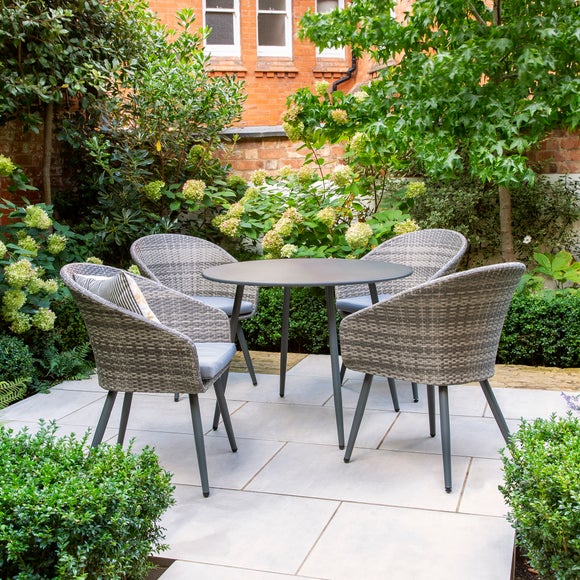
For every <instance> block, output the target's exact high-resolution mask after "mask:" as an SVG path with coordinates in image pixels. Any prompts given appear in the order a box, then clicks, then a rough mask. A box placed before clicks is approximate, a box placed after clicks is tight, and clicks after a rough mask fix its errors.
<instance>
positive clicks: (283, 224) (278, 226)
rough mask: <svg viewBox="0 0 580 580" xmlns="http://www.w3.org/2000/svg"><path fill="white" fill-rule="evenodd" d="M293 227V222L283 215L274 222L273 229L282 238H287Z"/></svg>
mask: <svg viewBox="0 0 580 580" xmlns="http://www.w3.org/2000/svg"><path fill="white" fill-rule="evenodd" d="M293 228H294V222H293V221H292V220H291V219H290V218H288V217H285V216H282V217H281V218H280V219H279V220H278V221H277V222H276V223H275V224H274V228H273V230H274V231H275V232H276V233H277V234H278V235H279V236H280V237H282V238H287V237H288V236H289V235H290V234H291V233H292V229H293Z"/></svg>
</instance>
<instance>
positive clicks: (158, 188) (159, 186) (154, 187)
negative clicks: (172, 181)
mask: <svg viewBox="0 0 580 580" xmlns="http://www.w3.org/2000/svg"><path fill="white" fill-rule="evenodd" d="M164 187H165V182H164V181H151V182H150V183H148V184H147V185H145V186H144V187H143V191H144V192H145V197H146V198H147V199H150V200H151V201H159V200H160V199H161V192H162V190H163V188H164Z"/></svg>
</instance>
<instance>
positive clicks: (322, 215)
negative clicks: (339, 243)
mask: <svg viewBox="0 0 580 580" xmlns="http://www.w3.org/2000/svg"><path fill="white" fill-rule="evenodd" d="M316 218H317V219H318V221H320V222H322V223H323V224H324V225H325V226H326V227H327V228H329V229H330V228H331V227H332V226H334V224H335V223H336V211H334V208H333V207H330V206H327V207H324V208H322V209H321V210H320V211H319V212H318V213H317V214H316Z"/></svg>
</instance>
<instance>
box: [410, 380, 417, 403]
mask: <svg viewBox="0 0 580 580" xmlns="http://www.w3.org/2000/svg"><path fill="white" fill-rule="evenodd" d="M411 389H412V391H413V403H418V402H419V389H418V388H417V383H411Z"/></svg>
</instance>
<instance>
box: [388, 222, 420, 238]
mask: <svg viewBox="0 0 580 580" xmlns="http://www.w3.org/2000/svg"><path fill="white" fill-rule="evenodd" d="M418 229H419V225H418V224H417V223H416V222H414V221H413V220H412V219H407V220H405V221H403V222H399V223H398V224H395V225H394V226H393V231H394V232H395V234H397V235H400V234H408V233H409V232H414V231H416V230H418Z"/></svg>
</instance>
